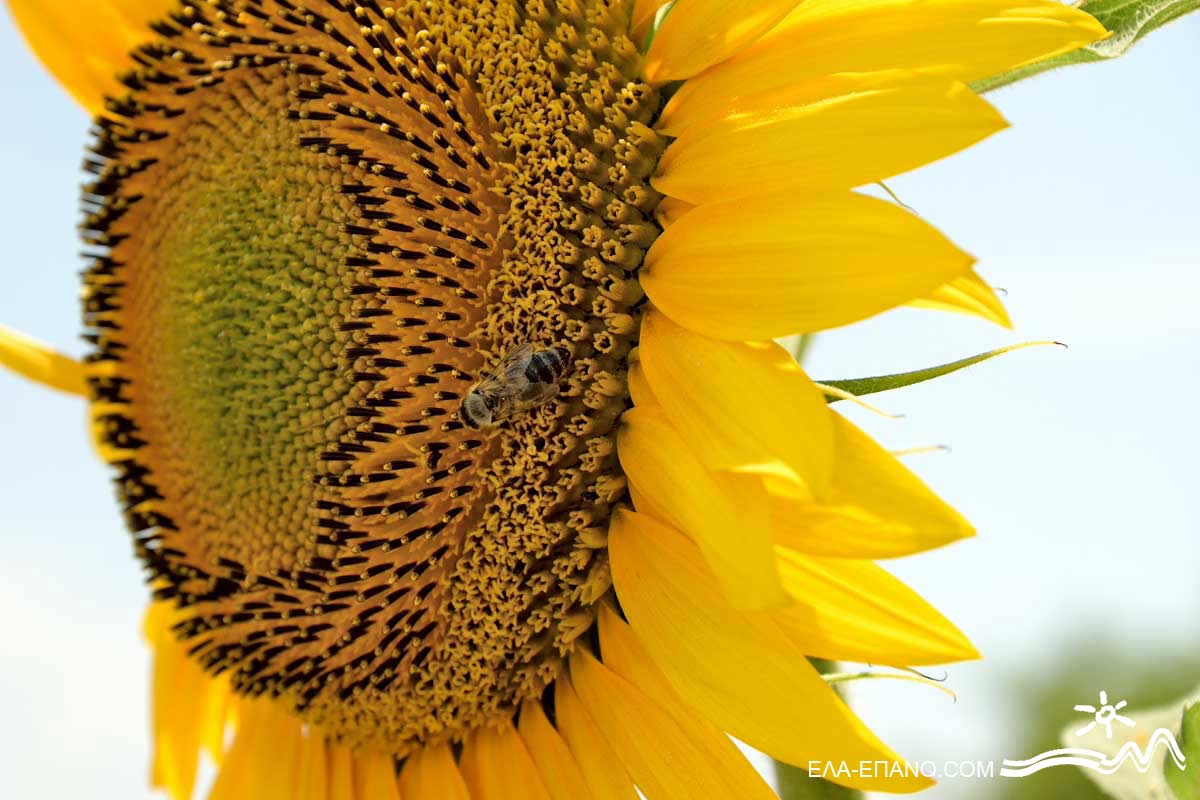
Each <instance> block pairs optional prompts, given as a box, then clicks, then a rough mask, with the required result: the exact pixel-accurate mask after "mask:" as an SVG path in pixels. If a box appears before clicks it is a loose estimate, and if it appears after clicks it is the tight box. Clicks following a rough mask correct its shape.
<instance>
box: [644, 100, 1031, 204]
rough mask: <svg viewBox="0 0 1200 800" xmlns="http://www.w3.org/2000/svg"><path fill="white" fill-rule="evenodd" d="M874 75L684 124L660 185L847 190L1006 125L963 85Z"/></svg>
mask: <svg viewBox="0 0 1200 800" xmlns="http://www.w3.org/2000/svg"><path fill="white" fill-rule="evenodd" d="M871 77H872V76H867V78H866V79H864V80H862V81H861V83H860V86H859V87H858V88H859V90H858V91H850V92H848V93H845V94H841V95H836V96H830V97H826V98H823V99H819V100H816V101H815V102H809V101H808V98H807V97H806V98H804V99H803V100H799V101H793V100H792V98H790V97H789V90H786V89H785V90H781V91H780V92H776V93H773V94H771V95H770V96H768V97H766V98H764V99H762V100H761V101H758V102H756V103H755V104H754V105H753V106H751V107H748V108H746V110H745V113H742V114H738V115H736V116H733V117H729V118H726V119H724V120H720V121H717V122H713V123H712V124H708V125H696V126H693V127H691V128H689V129H687V130H685V131H683V133H682V134H681V135H680V137H679V139H678V140H677V141H675V142H674V143H673V144H672V145H671V146H670V147H668V148H667V152H666V154H665V155H664V156H663V158H662V160H661V161H660V162H659V174H658V177H656V178H655V179H654V187H655V188H656V189H658V190H659V191H661V192H663V193H665V194H668V195H670V196H672V197H675V198H678V199H681V200H684V201H686V202H689V203H696V204H699V203H709V202H716V201H721V200H734V199H737V198H741V197H746V196H750V195H759V194H761V193H763V192H773V191H779V190H782V189H793V190H795V191H800V192H805V193H811V192H815V191H819V190H821V189H849V188H853V187H855V186H862V185H865V184H868V183H872V182H874V181H879V180H882V179H884V178H888V177H891V176H892V175H897V174H899V173H902V172H907V171H908V170H911V169H914V168H916V167H919V166H921V165H923V164H928V163H930V162H933V161H937V160H938V159H940V158H943V157H944V156H948V155H950V154H951V153H956V152H958V151H959V150H963V149H965V148H967V147H969V146H971V145H973V144H975V143H976V142H979V141H980V140H982V139H984V138H986V137H988V136H990V135H991V134H993V133H995V132H997V131H999V130H1002V129H1003V128H1004V127H1006V126H1007V123H1006V122H1005V121H1004V118H1003V117H1001V116H1000V114H999V113H998V112H997V111H996V110H995V109H994V108H993V107H992V106H991V104H989V103H988V102H987V101H985V100H983V99H982V98H980V97H979V96H978V95H977V94H975V93H974V92H972V91H971V90H970V89H969V88H967V86H966V85H964V84H962V83H958V82H956V81H951V80H947V79H944V78H938V77H922V76H915V77H910V78H907V79H901V80H898V81H887V82H883V83H882V84H881V83H880V82H879V81H876V80H871V79H870V78H871ZM802 88H805V89H807V87H802ZM837 88H838V89H840V90H846V89H852V88H855V87H854V86H853V85H851V86H845V85H843V86H838V87H837ZM758 103H761V106H760V105H759V104H758Z"/></svg>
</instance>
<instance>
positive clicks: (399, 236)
mask: <svg viewBox="0 0 1200 800" xmlns="http://www.w3.org/2000/svg"><path fill="white" fill-rule="evenodd" d="M631 13H632V2H631V0H608V1H607V2H605V1H604V0H591V1H589V0H560V1H559V2H541V1H539V0H531V1H530V2H525V3H521V4H515V3H493V2H484V1H483V0H480V1H479V2H425V1H424V0H423V1H422V2H396V3H387V2H375V0H367V1H365V2H360V3H357V4H356V3H353V2H349V0H325V1H324V2H318V1H317V0H310V2H306V3H296V2H291V1H290V0H244V1H243V2H237V1H234V0H224V1H214V0H208V1H207V2H199V0H191V1H190V2H184V3H182V4H181V9H180V10H179V11H178V12H177V13H175V14H173V15H172V16H171V17H169V18H168V19H164V20H162V21H160V22H158V23H157V24H156V25H155V31H156V32H157V34H158V35H159V37H160V38H159V39H158V41H156V42H155V43H153V44H150V45H146V46H144V47H142V48H141V49H140V50H139V51H138V53H137V54H136V58H137V61H138V63H139V64H140V68H139V69H138V70H137V71H136V72H134V73H131V74H129V75H127V76H125V78H124V83H125V85H126V86H127V87H128V89H129V92H128V94H127V95H125V96H124V97H121V98H115V99H112V100H110V101H109V102H108V105H107V110H106V112H105V113H104V114H102V115H101V117H100V118H99V119H98V120H97V122H96V129H95V140H94V144H93V146H92V148H91V150H90V152H89V155H88V157H87V161H86V164H85V166H86V167H87V169H88V170H89V171H90V172H92V173H93V176H94V179H93V180H92V182H91V183H90V184H89V185H88V186H87V187H85V194H84V206H85V212H86V215H87V216H86V221H85V224H84V236H85V240H86V243H87V247H88V253H89V255H90V257H91V265H90V268H89V270H88V272H87V274H86V278H85V283H86V286H85V295H84V296H85V300H84V304H85V311H84V318H85V324H86V326H87V329H88V338H89V339H90V340H91V342H92V343H93V345H94V350H93V353H92V355H91V356H90V358H89V366H88V371H89V376H90V377H89V385H90V389H91V395H92V415H93V420H94V426H95V429H96V432H97V436H98V438H99V441H100V442H101V447H102V450H103V452H104V454H105V455H106V457H107V458H108V459H109V461H110V462H111V463H112V464H113V466H114V467H115V469H116V472H117V479H116V484H117V489H118V493H119V496H120V499H121V502H122V504H123V508H124V509H125V514H126V519H127V521H128V525H129V527H130V529H131V530H132V532H133V536H134V543H135V548H136V550H137V552H138V554H139V556H140V557H141V558H142V560H143V562H144V563H145V566H146V568H147V572H148V579H149V581H150V582H151V584H152V585H153V586H154V587H155V592H156V594H157V596H158V597H159V598H160V599H169V600H172V601H173V602H175V603H176V604H177V605H178V606H179V607H180V608H181V609H183V610H184V612H185V613H184V617H183V622H181V623H180V624H179V625H178V626H177V627H176V629H175V633H176V635H177V636H178V637H179V638H180V639H181V640H182V641H183V642H185V644H186V645H187V646H188V647H189V649H190V652H191V653H192V655H193V656H194V657H195V658H197V659H199V661H200V662H201V663H202V664H204V665H205V666H206V667H207V668H208V669H209V670H210V671H212V672H213V673H228V674H229V675H230V676H231V678H232V683H233V686H234V688H235V690H237V691H239V692H241V693H242V694H245V695H270V696H275V697H279V698H282V699H283V700H284V701H285V702H287V703H289V704H290V705H291V706H292V707H293V708H295V709H296V710H298V711H299V712H300V713H301V715H302V717H303V718H304V719H305V720H306V721H308V722H309V723H311V724H314V725H317V726H318V727H320V728H321V729H322V730H323V731H325V732H326V733H327V734H328V735H330V736H332V737H335V738H338V739H340V740H343V741H346V742H348V743H351V744H361V745H368V746H374V747H386V748H387V749H388V750H390V751H391V752H395V753H397V754H401V755H402V754H403V753H404V752H406V751H408V750H410V749H411V748H412V747H414V746H418V745H421V744H428V743H430V742H436V741H444V740H455V739H461V737H462V735H463V734H464V733H465V732H466V731H468V730H469V729H471V728H474V727H477V726H479V725H481V724H486V723H487V722H488V721H489V720H492V719H496V718H500V717H504V716H510V715H512V714H513V713H514V711H515V709H516V708H517V707H518V706H519V705H520V704H521V703H522V702H523V701H525V700H527V699H532V698H537V697H539V696H540V695H541V694H542V693H543V691H544V690H545V688H546V687H547V686H548V685H549V684H550V683H551V682H552V681H553V680H554V679H555V677H556V676H558V675H559V673H560V672H561V670H562V669H563V664H564V660H565V658H566V656H568V655H569V654H570V652H571V651H572V649H573V647H574V646H575V645H576V643H577V642H578V641H579V637H581V635H583V634H585V633H586V632H587V631H588V629H589V628H590V627H591V626H592V624H593V622H594V618H595V614H596V611H597V609H598V603H599V601H600V600H601V599H602V598H604V597H605V596H606V595H607V594H608V593H609V592H610V590H611V577H610V574H609V565H608V556H607V552H606V549H605V542H606V535H605V531H606V530H607V524H608V518H609V515H610V512H611V511H612V509H613V508H614V506H615V504H617V503H619V502H621V501H622V500H625V499H626V497H627V493H626V483H625V479H624V477H623V475H622V474H621V471H620V467H619V464H618V462H617V459H616V449H615V445H614V435H615V428H616V424H617V420H618V418H619V417H620V415H621V414H622V413H623V412H624V411H625V409H626V408H627V407H628V406H629V404H630V402H629V394H628V389H627V386H626V376H627V359H628V356H629V354H630V351H631V350H632V349H633V348H634V347H635V346H636V344H637V342H636V332H637V329H638V320H639V319H640V313H641V311H640V310H641V308H642V306H643V295H642V292H641V289H640V286H639V284H638V280H637V270H638V268H639V266H640V264H641V262H642V257H643V255H644V252H645V249H646V248H647V247H648V246H649V244H650V243H651V242H653V241H654V239H655V238H656V236H657V235H658V233H659V228H658V226H657V225H656V223H655V221H654V211H655V208H656V206H657V205H658V202H659V200H660V197H659V196H658V195H657V194H656V193H655V192H654V190H653V189H651V188H650V186H649V183H648V180H649V176H650V175H651V174H652V172H653V171H654V169H655V165H656V164H657V162H658V159H659V156H660V155H661V151H662V147H663V143H662V142H660V141H659V139H658V137H657V135H656V134H655V133H654V132H653V130H652V129H651V128H650V126H649V123H650V122H651V120H652V118H653V116H654V115H655V114H656V113H657V112H658V110H659V107H660V100H659V97H658V96H657V95H656V93H655V92H654V91H653V90H652V89H651V88H650V87H648V86H647V85H645V84H644V83H641V82H640V81H639V80H638V79H637V77H636V75H637V73H638V69H639V62H640V55H639V54H638V51H637V48H636V47H635V45H634V43H633V42H632V41H631V40H630V38H629V36H628V28H629V21H630V15H631ZM525 342H533V343H536V344H539V345H540V346H543V347H551V346H554V345H556V344H559V343H566V344H568V345H569V348H570V350H571V351H572V353H573V354H574V359H573V361H572V364H571V366H570V368H569V370H568V371H567V374H566V375H565V376H564V377H563V382H562V387H561V391H560V392H559V394H558V396H557V397H555V398H554V399H553V400H551V401H550V402H547V403H545V404H543V405H542V406H539V407H538V408H536V409H533V410H531V411H530V412H528V413H526V414H524V415H521V416H518V417H515V418H513V419H512V420H510V421H508V422H506V423H505V424H504V425H502V426H501V427H499V428H498V429H496V430H495V431H487V432H480V431H475V430H472V429H470V428H468V427H467V426H466V425H464V423H463V422H462V420H460V419H459V411H458V409H459V405H460V402H461V399H462V397H463V395H464V394H465V393H466V392H467V391H468V390H469V389H470V387H471V386H472V385H473V383H474V382H475V381H476V380H478V378H479V376H480V375H481V374H482V372H483V371H484V370H486V369H488V368H489V367H491V366H494V365H495V363H496V362H497V361H498V360H499V358H500V357H502V356H503V355H504V354H505V353H506V352H509V351H510V350H511V349H512V348H514V347H516V346H518V345H520V344H522V343H525Z"/></svg>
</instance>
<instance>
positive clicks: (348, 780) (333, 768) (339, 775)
mask: <svg viewBox="0 0 1200 800" xmlns="http://www.w3.org/2000/svg"><path fill="white" fill-rule="evenodd" d="M329 800H356V798H355V797H354V757H353V755H352V754H351V752H350V750H349V748H346V747H343V746H341V745H338V744H333V743H332V742H331V743H330V744H329Z"/></svg>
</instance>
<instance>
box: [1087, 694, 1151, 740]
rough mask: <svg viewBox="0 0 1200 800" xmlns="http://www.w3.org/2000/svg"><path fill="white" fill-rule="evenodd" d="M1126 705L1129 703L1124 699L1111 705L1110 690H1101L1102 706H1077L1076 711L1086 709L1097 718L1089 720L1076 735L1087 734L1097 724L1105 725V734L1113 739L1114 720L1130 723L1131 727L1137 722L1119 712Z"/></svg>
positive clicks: (1125, 723)
mask: <svg viewBox="0 0 1200 800" xmlns="http://www.w3.org/2000/svg"><path fill="white" fill-rule="evenodd" d="M1126 705H1128V703H1126V702H1125V701H1124V700H1122V701H1121V702H1119V703H1117V704H1116V705H1110V704H1109V702H1108V692H1106V691H1104V690H1101V691H1100V708H1096V707H1095V706H1075V710H1076V711H1085V712H1087V713H1088V714H1095V715H1096V718H1095V719H1094V720H1092V721H1091V722H1089V723H1088V724H1087V725H1084V726H1083V727H1082V728H1080V729H1079V730H1077V731H1075V735H1076V736H1083V735H1084V734H1086V733H1087V732H1088V731H1090V730H1091V729H1092V728H1094V727H1096V726H1097V725H1103V726H1104V732H1105V734H1107V735H1108V738H1109V739H1111V738H1112V725H1113V722H1114V721H1116V722H1119V723H1121V724H1122V725H1128V726H1129V727H1131V728H1132V727H1133V726H1134V725H1136V724H1137V723H1136V722H1134V721H1133V720H1131V719H1130V718H1129V717H1123V716H1121V715H1120V714H1118V713H1117V712H1118V711H1120V710H1121V709H1122V708H1124V707H1125V706H1126Z"/></svg>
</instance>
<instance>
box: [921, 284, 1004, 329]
mask: <svg viewBox="0 0 1200 800" xmlns="http://www.w3.org/2000/svg"><path fill="white" fill-rule="evenodd" d="M908 304H909V305H910V306H913V307H914V308H927V309H931V310H933V311H953V312H956V313H959V314H967V315H969V316H972V317H979V318H980V319H983V320H987V321H988V322H994V323H996V324H997V325H999V326H1000V327H1002V328H1009V329H1010V330H1011V329H1012V327H1013V323H1012V319H1011V318H1010V317H1009V316H1008V309H1006V308H1005V307H1004V303H1003V302H1002V301H1001V300H1000V297H999V295H998V294H997V293H996V290H995V289H993V288H992V286H991V284H989V283H988V282H987V281H985V280H984V279H983V278H981V277H980V276H979V275H978V274H977V273H976V272H975V271H974V270H972V271H970V272H969V273H967V274H966V275H962V276H960V277H957V278H955V279H954V280H952V281H950V282H949V283H947V284H946V285H945V286H939V287H938V288H937V289H935V290H934V291H933V292H932V293H930V294H928V295H926V296H925V297H918V298H917V299H916V300H911V301H909V303H908Z"/></svg>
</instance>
